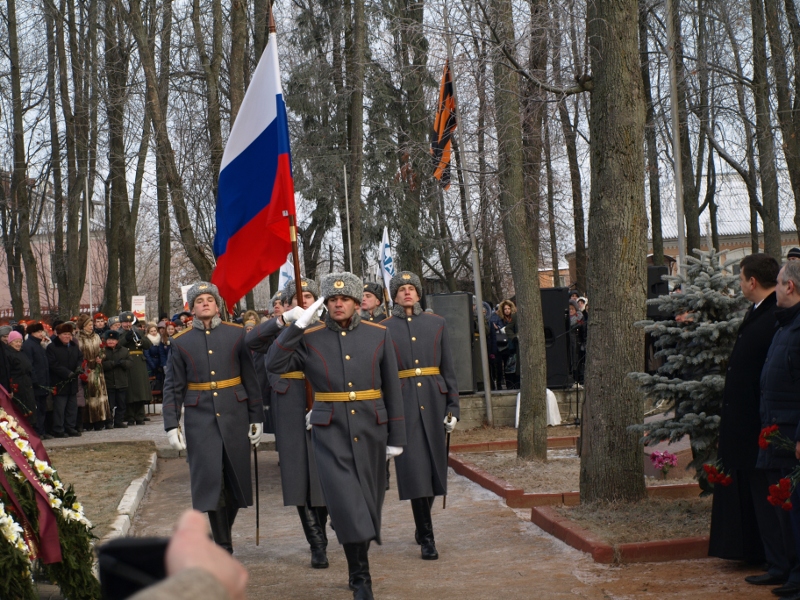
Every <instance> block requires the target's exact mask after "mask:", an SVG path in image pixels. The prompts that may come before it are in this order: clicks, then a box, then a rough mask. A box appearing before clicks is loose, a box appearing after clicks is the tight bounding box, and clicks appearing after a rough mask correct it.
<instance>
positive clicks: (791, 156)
mask: <svg viewBox="0 0 800 600" xmlns="http://www.w3.org/2000/svg"><path fill="white" fill-rule="evenodd" d="M764 6H765V8H766V25H767V31H768V32H769V43H770V56H771V57H772V72H773V73H774V76H775V92H776V94H775V95H776V96H777V99H778V111H777V113H778V115H777V116H778V121H779V123H780V125H781V133H782V136H781V137H782V139H783V155H784V158H785V159H786V168H787V170H788V171H789V181H790V182H791V185H792V192H793V193H794V198H795V206H796V207H797V210H796V211H795V217H794V219H795V225H796V226H797V229H798V232H800V135H799V134H800V131H799V130H800V123H798V121H797V116H796V114H795V110H794V108H793V106H792V100H791V97H792V89H791V84H790V82H789V75H788V67H787V64H786V63H787V60H786V44H785V43H784V41H783V36H782V35H781V29H780V15H779V4H778V3H777V2H765V3H764ZM785 7H786V17H787V21H788V23H789V30H790V32H791V34H792V35H791V39H792V42H793V43H792V46H793V48H794V56H793V59H794V61H795V65H794V66H795V73H794V75H795V88H797V86H799V85H800V79H798V74H800V72H799V71H798V69H800V65H798V64H797V63H796V61H797V59H798V57H800V48H798V46H797V44H798V43H800V22H798V18H797V11H796V9H795V5H794V0H786V2H785ZM795 102H797V91H796V89H795ZM776 258H778V259H780V257H776Z"/></svg>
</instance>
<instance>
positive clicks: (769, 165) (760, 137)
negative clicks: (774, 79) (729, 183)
mask: <svg viewBox="0 0 800 600" xmlns="http://www.w3.org/2000/svg"><path fill="white" fill-rule="evenodd" d="M750 17H751V20H752V24H753V104H754V105H755V111H756V146H757V147H758V166H759V172H760V175H761V204H762V206H763V207H764V209H763V211H762V221H763V223H764V252H765V253H766V254H769V255H770V256H771V257H773V258H774V259H775V260H777V261H779V262H780V260H781V226H780V221H779V216H778V171H777V166H776V164H775V141H774V139H773V136H772V124H771V123H770V107H769V81H768V79H767V49H766V37H767V32H766V26H765V24H764V4H763V3H762V0H750Z"/></svg>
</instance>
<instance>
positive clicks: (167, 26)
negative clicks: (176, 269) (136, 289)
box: [140, 0, 172, 315]
mask: <svg viewBox="0 0 800 600" xmlns="http://www.w3.org/2000/svg"><path fill="white" fill-rule="evenodd" d="M162 13H163V16H162V21H161V53H160V55H159V66H158V99H159V103H160V104H161V111H162V112H163V113H164V114H166V113H167V107H168V102H169V72H170V69H171V65H172V63H171V60H170V48H171V47H172V0H164V2H163V5H162ZM145 113H146V115H145V124H146V125H147V133H148V138H147V141H148V142H149V132H150V128H149V123H150V116H149V113H147V111H145ZM143 141H144V140H143ZM146 146H147V144H145V147H146ZM141 156H142V155H141V154H140V157H141ZM156 185H157V188H156V196H157V203H158V312H159V315H161V314H167V315H170V314H172V311H171V307H170V287H171V285H172V280H171V275H172V237H171V234H172V227H171V225H170V218H169V189H168V188H169V184H168V183H167V176H166V168H165V165H164V163H163V160H162V159H160V158H158V157H157V158H156Z"/></svg>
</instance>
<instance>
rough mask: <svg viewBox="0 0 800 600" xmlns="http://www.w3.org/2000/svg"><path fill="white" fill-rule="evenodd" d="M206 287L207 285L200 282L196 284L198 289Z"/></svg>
mask: <svg viewBox="0 0 800 600" xmlns="http://www.w3.org/2000/svg"><path fill="white" fill-rule="evenodd" d="M207 287H208V286H207V285H206V284H205V283H202V284H200V285H198V286H197V289H199V290H204V289H206V288H207Z"/></svg>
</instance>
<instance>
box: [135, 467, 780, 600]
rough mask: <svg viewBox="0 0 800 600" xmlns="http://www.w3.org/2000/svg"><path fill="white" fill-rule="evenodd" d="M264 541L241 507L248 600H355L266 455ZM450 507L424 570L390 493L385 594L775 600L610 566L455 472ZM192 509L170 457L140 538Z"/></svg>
mask: <svg viewBox="0 0 800 600" xmlns="http://www.w3.org/2000/svg"><path fill="white" fill-rule="evenodd" d="M259 480H260V490H261V530H260V533H261V544H260V546H258V547H257V546H256V545H255V509H253V508H251V509H248V510H243V511H240V513H239V517H238V519H237V521H236V524H235V526H234V531H233V534H234V549H235V556H236V558H238V559H239V560H240V561H242V563H244V564H245V565H246V566H247V568H248V570H249V571H250V586H249V597H250V598H252V599H261V598H282V599H290V600H295V599H296V600H300V599H311V598H330V599H332V600H346V599H348V598H351V597H352V593H351V592H350V591H349V590H348V589H347V563H346V561H345V558H344V553H343V552H342V550H341V547H340V546H339V545H338V544H337V543H336V540H335V534H334V533H333V532H332V531H330V529H329V535H330V538H331V543H330V546H329V559H330V563H331V566H330V568H329V569H327V570H313V569H311V568H310V566H309V561H310V554H309V552H308V547H307V545H306V542H305V539H304V538H303V534H302V530H301V527H300V523H299V522H298V521H299V520H298V517H297V513H296V511H295V509H294V508H293V507H284V506H283V502H282V500H281V490H280V479H279V469H278V457H277V454H276V453H275V452H262V453H259ZM449 486H450V488H449V490H450V495H449V497H448V500H447V509H446V510H442V508H441V499H438V500H437V502H436V505H435V508H434V513H433V517H434V528H435V532H436V534H437V544H436V545H437V548H438V549H439V552H440V556H441V558H440V559H439V560H438V561H433V562H424V561H422V560H421V559H420V558H419V547H418V546H417V545H416V544H415V543H414V536H413V533H414V523H413V519H412V517H411V510H410V506H409V503H408V502H400V501H398V499H397V491H396V489H395V488H394V487H392V489H391V490H390V491H389V492H387V498H386V503H385V506H384V510H383V539H384V543H383V545H382V546H377V545H374V544H373V546H372V548H371V550H370V562H371V571H372V576H373V579H374V584H373V587H374V591H375V595H376V598H379V599H382V600H389V599H397V600H400V599H411V598H440V599H446V598H447V599H449V598H458V599H459V600H472V599H475V600H478V599H485V598H503V600H514V599H531V598H536V599H537V600H546V599H550V598H553V599H559V598H590V599H598V600H599V599H620V600H621V599H628V598H653V599H655V598H659V599H660V598H663V597H664V596H665V595H668V596H670V597H674V598H689V599H696V600H700V599H703V600H706V599H708V598H711V597H714V596H715V595H720V596H723V597H725V598H730V599H737V600H739V599H742V600H744V599H745V598H748V599H753V598H755V599H764V600H766V599H767V598H772V597H773V596H772V595H771V594H770V593H769V590H768V589H763V588H761V589H758V588H754V587H753V586H750V585H747V584H746V583H744V582H743V578H744V576H745V575H747V574H751V573H754V571H753V570H743V569H740V568H739V567H738V566H737V565H733V564H730V563H727V562H725V561H720V560H717V559H705V560H695V561H679V562H672V563H658V564H642V565H626V566H621V567H619V566H605V565H597V564H595V563H594V562H593V561H592V560H591V558H589V557H588V556H587V555H585V554H583V553H581V552H578V551H577V550H574V549H572V548H570V547H569V546H566V545H565V544H563V543H561V542H560V541H558V540H556V539H555V538H553V537H551V536H549V535H547V534H545V533H544V532H543V531H542V530H540V529H539V528H538V527H536V526H535V525H533V524H532V523H531V522H530V511H523V510H519V511H515V510H513V509H510V508H508V507H507V506H505V504H504V502H503V501H501V500H500V499H499V498H498V497H497V496H495V495H494V494H492V493H490V492H488V491H486V490H484V489H483V488H481V487H479V486H477V485H476V484H474V483H472V482H471V481H469V480H467V479H465V478H463V477H460V476H458V475H455V474H454V473H453V472H452V471H451V473H450V479H449ZM189 506H190V498H189V477H188V467H187V465H186V463H185V462H184V461H183V460H182V459H161V460H160V461H159V465H158V472H157V474H156V476H155V478H154V479H153V481H152V482H151V484H150V488H149V490H148V492H147V495H146V496H145V499H144V502H143V504H142V508H141V509H140V511H139V513H138V514H137V517H136V519H135V520H134V526H133V534H134V535H137V536H150V535H156V536H166V535H169V534H170V532H171V529H172V526H173V524H174V522H175V520H176V519H177V518H178V515H179V514H180V513H181V512H182V511H183V510H184V509H186V508H188V507H189Z"/></svg>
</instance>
